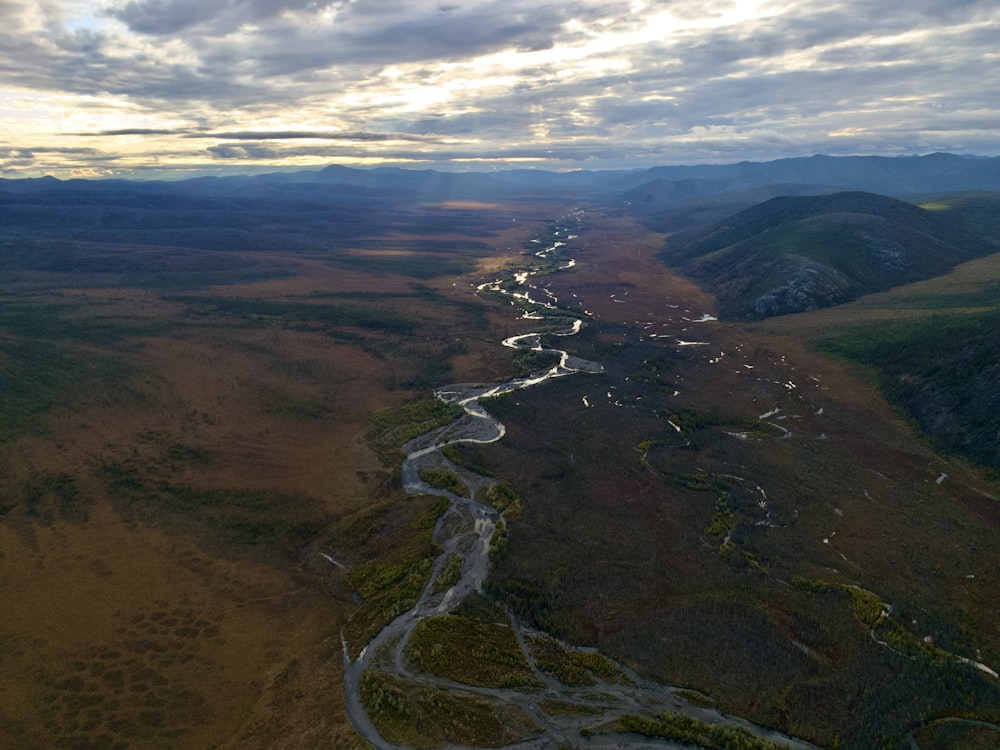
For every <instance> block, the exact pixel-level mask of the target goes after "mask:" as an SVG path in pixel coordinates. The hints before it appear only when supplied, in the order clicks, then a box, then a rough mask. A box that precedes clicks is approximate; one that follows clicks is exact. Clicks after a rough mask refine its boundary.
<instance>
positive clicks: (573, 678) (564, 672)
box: [528, 635, 624, 687]
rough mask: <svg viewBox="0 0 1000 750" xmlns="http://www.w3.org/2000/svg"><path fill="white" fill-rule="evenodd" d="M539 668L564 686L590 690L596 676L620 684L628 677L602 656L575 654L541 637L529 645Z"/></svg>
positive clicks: (548, 638)
mask: <svg viewBox="0 0 1000 750" xmlns="http://www.w3.org/2000/svg"><path fill="white" fill-rule="evenodd" d="M528 644H529V647H530V649H531V657H532V658H533V659H534V660H535V666H536V667H538V668H539V669H540V670H542V671H543V672H545V673H546V674H548V675H551V676H552V677H555V678H556V679H557V680H559V681H560V682H561V683H563V684H564V685H569V686H570V687H586V686H588V685H596V684H597V680H595V679H594V678H595V676H597V677H599V678H600V679H602V680H604V681H606V682H617V681H620V680H622V678H623V677H624V675H623V674H622V673H621V672H620V671H619V670H618V669H617V668H615V666H614V665H613V664H612V663H611V662H610V661H608V660H607V658H605V657H604V656H602V655H601V654H598V653H596V652H588V651H573V650H570V649H567V648H565V647H563V646H562V645H561V644H559V642H558V641H556V640H555V639H554V638H550V637H548V636H544V635H543V636H538V637H535V638H531V639H530V640H529V641H528Z"/></svg>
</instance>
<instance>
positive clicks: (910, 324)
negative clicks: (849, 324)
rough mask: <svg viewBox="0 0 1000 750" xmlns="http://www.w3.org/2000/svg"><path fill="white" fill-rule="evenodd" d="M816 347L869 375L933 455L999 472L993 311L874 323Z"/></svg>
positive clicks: (997, 314) (999, 371)
mask: <svg viewBox="0 0 1000 750" xmlns="http://www.w3.org/2000/svg"><path fill="white" fill-rule="evenodd" d="M819 346H820V348H821V349H822V350H824V351H826V352H828V353H831V354H834V355H837V356H841V357H845V358H847V359H850V360H853V361H855V362H858V363H861V364H863V365H867V366H869V367H873V368H875V370H876V371H877V373H878V379H879V383H880V385H881V387H882V390H883V391H884V392H885V395H886V397H887V398H888V399H889V400H890V401H892V402H894V403H896V404H898V405H899V406H901V407H902V408H903V409H904V410H905V411H906V412H907V413H908V414H909V415H910V416H911V417H912V418H913V419H915V420H916V422H917V423H918V424H919V426H920V428H921V429H922V430H923V431H924V433H926V434H927V435H929V436H930V437H931V439H932V440H934V441H935V442H936V443H938V444H939V445H940V446H941V447H944V448H946V449H948V450H951V451H954V452H956V453H959V454H961V455H963V456H965V457H967V458H970V459H972V460H973V461H976V462H978V463H981V464H985V465H987V466H990V467H992V468H994V469H1000V389H998V388H997V387H996V384H997V381H998V380H1000V359H998V358H997V355H996V353H997V351H1000V310H993V311H988V312H981V313H966V314H954V315H944V314H942V315H932V316H927V317H924V318H920V319H915V320H909V321H898V322H894V321H880V322H879V323H878V325H871V326H863V327H858V328H854V329H851V330H849V331H847V332H845V333H841V334H838V335H836V336H831V337H828V338H826V339H824V340H823V341H821V342H820V344H819Z"/></svg>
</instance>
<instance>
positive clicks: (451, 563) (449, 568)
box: [431, 552, 462, 594]
mask: <svg viewBox="0 0 1000 750" xmlns="http://www.w3.org/2000/svg"><path fill="white" fill-rule="evenodd" d="M461 577H462V556H461V555H460V554H458V553H457V552H456V553H455V554H454V555H452V556H451V557H449V558H448V562H446V563H445V564H444V567H443V568H441V572H440V573H438V576H437V578H435V579H434V589H433V590H432V592H431V593H434V594H440V593H441V592H442V591H447V590H448V589H450V588H451V587H452V586H454V585H455V584H456V583H458V581H459V579H460V578H461Z"/></svg>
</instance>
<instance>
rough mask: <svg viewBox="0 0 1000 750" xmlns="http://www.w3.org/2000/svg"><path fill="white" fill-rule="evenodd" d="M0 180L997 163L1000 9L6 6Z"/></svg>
mask: <svg viewBox="0 0 1000 750" xmlns="http://www.w3.org/2000/svg"><path fill="white" fill-rule="evenodd" d="M0 19H2V20H3V23H2V25H0V176H3V177H36V176H41V175H45V174H51V175H54V176H56V177H60V178H67V177H102V176H125V177H139V178H150V177H153V176H158V177H171V178H172V177H182V176H194V175H200V174H219V173H226V172H255V171H262V170H263V171H275V170H278V169H281V170H287V169H303V168H314V167H320V166H325V165H328V164H343V165H346V166H355V167H368V166H381V165H391V166H402V167H409V168H415V169H444V170H476V171H488V170H492V169H502V168H522V167H528V168H540V169H550V170H557V171H563V170H571V169H581V168H583V169H618V168H634V167H646V166H654V165H659V164H704V163H729V162H736V161H743V160H750V161H766V160H770V159H776V158H783V157H792V156H809V155H812V154H817V153H824V154H831V155H847V154H875V155H886V156H893V155H904V154H905V155H908V154H924V153H932V152H935V151H948V152H951V153H959V154H978V155H983V156H994V155H1000V2H998V1H997V0H563V1H562V2H546V1H545V0H471V1H470V0H35V1H34V2H28V1H27V0H0Z"/></svg>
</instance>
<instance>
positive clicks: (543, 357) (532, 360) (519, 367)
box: [514, 349, 560, 375]
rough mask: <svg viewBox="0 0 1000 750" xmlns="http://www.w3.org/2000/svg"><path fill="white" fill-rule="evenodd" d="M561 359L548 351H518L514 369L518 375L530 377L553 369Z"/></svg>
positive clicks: (515, 353) (515, 354)
mask: <svg viewBox="0 0 1000 750" xmlns="http://www.w3.org/2000/svg"><path fill="white" fill-rule="evenodd" d="M559 358H560V355H559V354H558V353H556V352H554V351H549V350H547V349H545V350H542V351H536V350H534V349H517V350H516V351H515V352H514V367H515V368H516V373H517V374H518V375H530V374H531V373H535V372H541V371H545V370H550V369H552V368H553V367H555V366H556V365H558V364H559Z"/></svg>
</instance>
